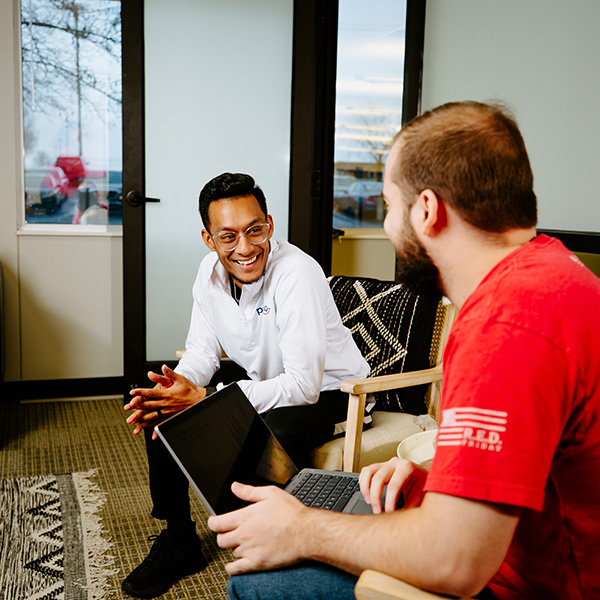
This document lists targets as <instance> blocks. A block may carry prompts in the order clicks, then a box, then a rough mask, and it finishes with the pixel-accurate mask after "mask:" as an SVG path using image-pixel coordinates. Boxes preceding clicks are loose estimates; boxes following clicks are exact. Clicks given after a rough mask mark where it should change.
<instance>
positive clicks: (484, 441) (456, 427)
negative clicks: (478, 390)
mask: <svg viewBox="0 0 600 600" xmlns="http://www.w3.org/2000/svg"><path fill="white" fill-rule="evenodd" d="M507 416H508V413H507V412H504V411H498V410H488V409H485V408H475V407H466V406H465V407H461V408H448V409H446V410H444V411H442V422H441V424H440V429H439V432H438V436H437V445H438V446H468V447H472V448H479V449H481V450H490V451H493V452H500V450H502V436H501V435H500V434H501V433H502V432H504V431H506V421H507Z"/></svg>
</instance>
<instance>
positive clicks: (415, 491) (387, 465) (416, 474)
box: [358, 457, 427, 514]
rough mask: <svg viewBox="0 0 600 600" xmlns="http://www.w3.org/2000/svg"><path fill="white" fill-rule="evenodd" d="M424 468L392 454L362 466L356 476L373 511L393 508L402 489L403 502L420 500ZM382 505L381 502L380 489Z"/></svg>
mask: <svg viewBox="0 0 600 600" xmlns="http://www.w3.org/2000/svg"><path fill="white" fill-rule="evenodd" d="M426 479H427V471H425V470H424V469H422V468H421V467H418V466H417V465H415V464H413V463H411V462H410V461H408V460H404V459H402V458H397V457H394V458H391V459H390V460H388V461H387V462H384V463H375V464H373V465H369V466H368V467H365V468H364V469H363V470H362V471H361V472H360V477H359V479H358V481H359V484H360V491H361V493H362V495H363V496H364V499H365V501H366V502H368V503H369V504H370V505H371V507H372V509H373V512H374V513H375V514H379V513H380V512H381V511H382V510H383V511H384V512H392V511H394V510H395V509H396V505H397V503H398V498H399V496H400V493H401V492H402V491H404V498H405V502H404V506H405V507H407V508H408V507H411V506H413V507H414V506H419V505H420V504H421V502H422V501H423V486H424V484H425V480H426ZM386 485H387V490H386V493H385V506H382V505H381V496H382V494H383V489H384V487H385V486H386Z"/></svg>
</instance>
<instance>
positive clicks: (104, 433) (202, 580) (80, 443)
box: [0, 398, 231, 600]
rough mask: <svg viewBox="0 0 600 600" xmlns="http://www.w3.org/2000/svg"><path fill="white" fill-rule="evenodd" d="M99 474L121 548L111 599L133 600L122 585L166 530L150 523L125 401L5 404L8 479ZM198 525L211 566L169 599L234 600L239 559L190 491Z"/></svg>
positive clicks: (1, 429)
mask: <svg viewBox="0 0 600 600" xmlns="http://www.w3.org/2000/svg"><path fill="white" fill-rule="evenodd" d="M90 469H97V476H96V482H97V484H98V486H99V487H100V489H101V490H103V491H104V492H106V493H107V498H106V503H105V505H104V507H103V511H102V517H103V524H104V528H105V530H106V532H107V534H108V537H109V538H110V540H111V541H112V542H113V544H114V546H113V548H112V554H113V555H114V557H115V567H116V571H117V574H116V575H115V576H113V581H112V582H111V591H110V592H109V594H108V595H107V598H109V599H111V600H112V599H121V598H123V599H128V598H130V596H127V595H126V594H124V593H123V592H122V591H121V581H122V580H123V579H124V578H125V577H126V576H127V575H128V574H129V572H130V571H131V570H132V569H133V568H134V567H136V566H137V565H138V564H139V563H140V562H141V561H142V560H143V559H144V557H145V556H146V555H147V553H148V551H149V549H150V546H151V544H152V542H149V541H148V540H147V538H148V536H150V535H152V534H157V533H160V528H161V523H160V522H159V521H156V520H155V519H153V518H152V517H151V516H150V507H151V505H150V494H149V490H148V484H147V477H148V475H147V460H146V452H145V448H144V441H143V439H142V437H141V436H139V437H135V436H133V435H132V433H131V427H130V426H129V425H127V424H126V423H125V412H124V411H123V401H122V398H104V399H91V400H80V401H53V402H26V403H17V402H11V401H8V400H4V401H3V402H2V403H0V479H8V478H16V477H32V476H36V475H49V474H54V475H61V474H65V473H74V472H81V471H89V470H90ZM190 497H191V502H192V518H193V519H194V520H195V521H196V525H197V531H198V534H199V535H200V537H201V538H202V540H203V543H204V553H205V556H206V558H207V560H208V561H209V566H208V568H207V569H205V570H204V571H203V572H202V573H199V574H196V575H191V576H189V577H185V578H184V579H182V580H180V581H179V582H177V583H176V584H175V585H174V586H173V587H172V588H171V590H170V591H169V592H167V593H166V594H164V595H163V596H161V598H163V599H164V600H174V599H176V598H177V599H200V598H202V599H207V600H212V599H222V598H226V597H227V592H226V587H227V574H226V573H225V568H224V565H225V563H226V562H228V561H230V560H231V555H230V553H229V551H224V550H221V549H220V548H219V547H218V546H217V545H216V543H215V539H214V535H213V534H212V532H210V530H209V529H208V528H207V527H206V519H207V516H208V515H207V513H206V512H205V510H204V508H203V506H202V505H201V504H200V502H199V500H198V499H197V497H196V495H195V493H194V492H193V491H190Z"/></svg>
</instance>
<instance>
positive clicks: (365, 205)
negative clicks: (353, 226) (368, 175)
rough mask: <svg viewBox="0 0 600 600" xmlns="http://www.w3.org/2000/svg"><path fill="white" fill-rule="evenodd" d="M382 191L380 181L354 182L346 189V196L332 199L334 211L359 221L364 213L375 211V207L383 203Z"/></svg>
mask: <svg viewBox="0 0 600 600" xmlns="http://www.w3.org/2000/svg"><path fill="white" fill-rule="evenodd" d="M382 190H383V183H382V182H381V181H373V180H364V179H362V180H359V181H355V182H354V183H352V184H351V185H350V187H349V188H348V193H347V195H345V196H340V197H337V198H335V199H334V206H335V209H336V210H337V211H339V212H343V213H347V214H351V215H352V216H354V217H357V218H359V219H360V218H362V217H363V215H364V214H365V213H366V212H373V211H376V210H377V206H378V205H380V204H381V203H382V202H383V197H382V195H381V191H382Z"/></svg>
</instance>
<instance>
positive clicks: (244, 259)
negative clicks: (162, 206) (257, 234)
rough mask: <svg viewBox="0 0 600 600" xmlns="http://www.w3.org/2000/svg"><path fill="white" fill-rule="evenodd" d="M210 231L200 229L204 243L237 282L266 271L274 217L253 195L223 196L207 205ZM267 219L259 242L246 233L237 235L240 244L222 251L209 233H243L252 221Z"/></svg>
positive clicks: (245, 280)
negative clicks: (266, 232)
mask: <svg viewBox="0 0 600 600" xmlns="http://www.w3.org/2000/svg"><path fill="white" fill-rule="evenodd" d="M208 217H209V220H210V232H208V231H206V230H205V229H203V230H202V239H203V240H204V243H205V244H206V245H207V246H208V247H209V248H210V249H211V250H212V251H213V252H216V253H217V255H218V256H219V260H220V261H221V264H222V265H223V267H224V268H225V270H226V271H227V272H228V273H229V274H230V275H231V277H233V279H234V281H235V282H236V284H237V285H238V286H241V285H242V284H244V283H252V282H254V281H256V280H257V279H259V278H260V277H261V276H262V274H263V273H264V271H265V267H266V265H267V258H268V256H269V248H270V242H269V240H270V239H271V237H272V236H273V219H272V217H271V215H265V214H264V212H263V211H262V210H261V208H260V205H259V204H258V201H257V200H256V198H255V197H254V196H252V195H247V196H235V197H233V198H223V199H221V200H215V201H213V202H211V204H210V206H209V207H208ZM258 223H269V225H270V227H269V234H268V237H267V239H266V240H265V241H264V242H263V243H262V244H258V245H256V246H255V245H254V244H251V243H250V242H249V241H248V239H247V238H246V237H245V236H241V237H240V238H239V244H238V246H237V248H236V249H235V250H233V251H232V252H225V251H224V250H221V249H220V248H219V246H218V245H216V244H215V242H214V240H213V239H212V237H211V236H216V235H218V234H220V233H223V232H233V233H238V234H239V233H243V232H244V231H246V229H248V227H250V226H251V225H256V224H258Z"/></svg>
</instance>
